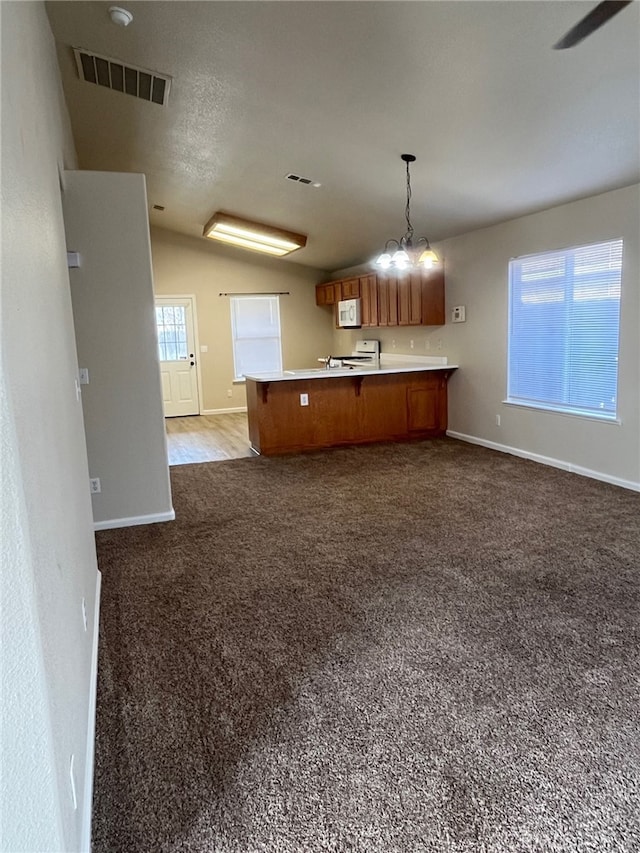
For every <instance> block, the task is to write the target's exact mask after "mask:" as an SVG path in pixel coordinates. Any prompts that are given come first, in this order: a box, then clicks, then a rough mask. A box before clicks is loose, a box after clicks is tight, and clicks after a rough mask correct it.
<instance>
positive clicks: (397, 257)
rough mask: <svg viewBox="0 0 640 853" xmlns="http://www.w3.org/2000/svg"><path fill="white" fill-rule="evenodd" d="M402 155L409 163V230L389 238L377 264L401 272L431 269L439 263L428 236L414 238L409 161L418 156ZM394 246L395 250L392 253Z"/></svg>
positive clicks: (407, 207)
mask: <svg viewBox="0 0 640 853" xmlns="http://www.w3.org/2000/svg"><path fill="white" fill-rule="evenodd" d="M400 156H401V158H402V160H404V162H405V163H406V164H407V205H406V207H405V218H406V220H407V231H406V234H405V235H404V236H403V237H401V238H400V239H399V240H387V242H386V243H385V247H384V251H383V253H382V254H381V255H380V256H379V257H378V258H377V259H376V266H378V267H380V268H381V269H383V270H388V269H396V270H398V271H400V272H401V271H403V270H409V269H431V267H432V266H433V265H434V264H437V263H438V256H437V255H436V253H435V252H434V251H433V249H432V248H431V245H430V244H429V241H428V240H427V238H426V237H418V239H417V240H414V238H413V225H412V224H411V175H410V174H409V163H414V162H415V159H416V158H415V156H414V155H413V154H401V155H400ZM394 248H395V251H394V252H393V254H392V249H394Z"/></svg>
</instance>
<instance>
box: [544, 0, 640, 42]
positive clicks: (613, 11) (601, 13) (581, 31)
mask: <svg viewBox="0 0 640 853" xmlns="http://www.w3.org/2000/svg"><path fill="white" fill-rule="evenodd" d="M629 3H631V0H604V2H602V3H598V5H597V6H596V7H595V9H592V10H591V11H590V12H589V14H588V15H585V17H584V18H583V19H582V20H581V21H578V23H577V24H576V25H575V27H572V28H571V29H570V30H569V32H568V33H567V34H566V35H565V36H563V38H561V39H560V41H559V42H558V43H557V44H554V46H553V49H554V50H564V49H565V48H567V47H574V46H575V45H576V44H578V43H579V42H581V41H582V39H584V38H586V37H587V36H589V35H591V33H593V32H595V30H597V29H598V28H599V27H601V26H602V25H603V24H606V22H607V21H609V20H610V19H611V18H613V16H614V15H617V14H618V12H620V11H621V9H624V7H625V6H628V5H629Z"/></svg>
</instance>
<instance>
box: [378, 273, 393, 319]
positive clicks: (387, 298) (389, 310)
mask: <svg viewBox="0 0 640 853" xmlns="http://www.w3.org/2000/svg"><path fill="white" fill-rule="evenodd" d="M377 285H378V326H397V325H398V276H397V275H395V274H393V273H388V274H385V275H379V276H377Z"/></svg>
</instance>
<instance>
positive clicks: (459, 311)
mask: <svg viewBox="0 0 640 853" xmlns="http://www.w3.org/2000/svg"><path fill="white" fill-rule="evenodd" d="M466 313H467V312H466V310H465V306H464V305H456V306H455V308H452V309H451V322H452V323H464V322H465V320H466V319H467V318H466Z"/></svg>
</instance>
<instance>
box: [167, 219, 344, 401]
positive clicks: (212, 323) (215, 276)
mask: <svg viewBox="0 0 640 853" xmlns="http://www.w3.org/2000/svg"><path fill="white" fill-rule="evenodd" d="M151 249H152V253H153V272H154V280H155V288H156V295H157V296H164V295H165V294H171V295H173V296H175V295H176V294H194V295H195V297H196V303H197V313H198V332H199V339H200V345H201V346H202V345H204V346H207V347H208V352H206V353H200V354H199V363H200V371H201V378H202V388H203V398H204V399H203V400H202V401H201V410H204V411H215V410H219V409H223V408H237V407H243V406H246V403H247V401H246V395H245V389H244V385H243V384H242V385H238V384H234V382H233V378H234V372H233V351H232V342H231V315H230V308H229V299H228V298H227V297H221V296H219V295H218V294H219V293H221V292H223V293H228V292H236V293H247V292H254V291H259V292H274V291H288V292H289V296H282V297H281V298H280V323H281V331H282V361H283V365H284V368H285V369H286V370H291V369H295V368H299V367H317V366H318V362H317V359H318V358H319V357H321V356H326V355H328V354H329V352H330V350H331V342H332V337H333V322H332V320H331V314H330V312H329V313H328V312H327V311H326V310H324V309H322V308H318V307H317V306H316V302H315V298H316V297H315V285H316V283H317V282H319V281H322V280H324V278H325V277H326V276H325V275H324V274H323V273H321V272H319V271H318V270H314V269H311V268H310V267H304V266H301V265H300V264H295V263H291V262H289V261H284V260H280V259H277V258H267V257H264V256H261V255H257V254H255V253H253V252H243V251H241V250H238V249H233V248H228V247H222V246H217V245H215V244H213V243H211V242H208V241H206V240H204V239H198V238H195V237H186V236H184V235H183V234H175V233H173V232H170V231H165V230H164V229H160V228H154V229H152V231H151ZM228 390H231V392H232V397H231V398H229V397H228V396H227V391H228Z"/></svg>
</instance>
